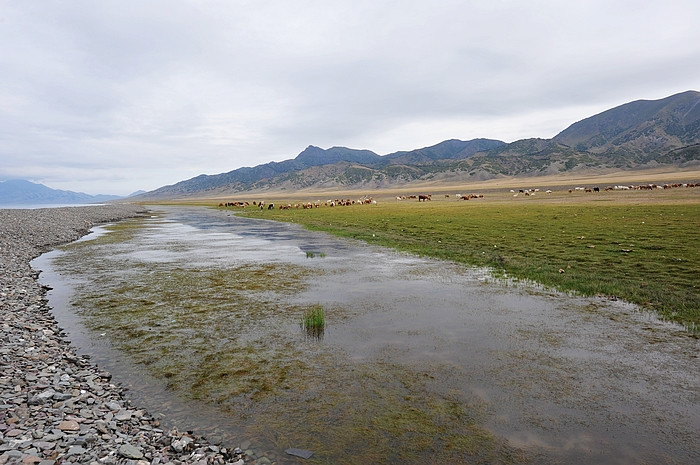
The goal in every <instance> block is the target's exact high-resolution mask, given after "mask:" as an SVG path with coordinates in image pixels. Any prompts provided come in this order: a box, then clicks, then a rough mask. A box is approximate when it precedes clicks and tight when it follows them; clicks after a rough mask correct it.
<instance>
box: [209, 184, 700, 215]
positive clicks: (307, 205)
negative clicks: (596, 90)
mask: <svg viewBox="0 0 700 465" xmlns="http://www.w3.org/2000/svg"><path fill="white" fill-rule="evenodd" d="M679 187H682V188H689V187H700V183H673V184H638V185H616V186H607V187H605V188H603V189H604V190H605V191H628V190H639V191H642V190H655V189H674V188H679ZM600 190H601V188H600V187H575V188H572V189H568V192H569V193H570V194H571V193H574V192H577V191H582V192H585V193H597V192H600ZM539 192H540V189H518V191H517V192H516V191H515V190H514V189H510V193H512V194H513V197H518V196H519V195H521V194H522V195H525V196H533V195H536V194H537V193H539ZM544 192H545V194H551V193H552V192H553V191H552V190H551V189H547V190H545V191H544ZM454 197H455V198H456V199H457V200H471V199H483V198H484V194H466V195H463V194H455V196H454ZM445 198H446V199H449V198H451V196H450V194H445ZM432 199H433V196H432V194H413V195H402V196H396V201H397V202H399V201H405V200H418V202H428V201H432ZM376 204H377V201H376V200H374V199H373V198H372V197H371V196H367V195H365V196H362V197H361V198H359V199H350V198H336V199H328V200H326V201H325V202H321V201H320V200H316V201H314V202H303V203H295V204H290V203H286V204H281V205H275V204H274V203H272V202H269V203H268V202H265V201H260V202H257V201H253V202H249V201H231V202H221V203H219V207H220V208H226V207H237V208H246V207H251V206H252V207H255V208H259V209H261V210H266V209H267V210H273V209H275V208H279V209H280V210H291V209H299V208H303V209H311V208H319V207H322V206H324V207H336V206H346V207H347V206H352V205H376Z"/></svg>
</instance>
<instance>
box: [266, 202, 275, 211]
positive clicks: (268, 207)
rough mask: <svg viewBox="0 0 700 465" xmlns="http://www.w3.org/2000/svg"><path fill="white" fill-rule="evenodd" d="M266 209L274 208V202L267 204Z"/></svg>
mask: <svg viewBox="0 0 700 465" xmlns="http://www.w3.org/2000/svg"><path fill="white" fill-rule="evenodd" d="M267 209H268V210H274V209H275V204H274V203H271V204H269V205H268V206H267Z"/></svg>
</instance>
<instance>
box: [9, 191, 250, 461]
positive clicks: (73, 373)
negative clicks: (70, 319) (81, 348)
mask: <svg viewBox="0 0 700 465" xmlns="http://www.w3.org/2000/svg"><path fill="white" fill-rule="evenodd" d="M147 212H148V210H147V209H146V208H144V207H143V206H141V205H136V204H110V205H100V206H84V207H57V208H39V209H0V308H1V311H0V365H1V366H2V373H1V374H0V465H4V464H20V463H21V464H39V465H54V464H71V463H90V464H93V463H94V464H96V465H98V464H106V465H116V464H129V465H149V464H150V465H155V464H172V465H178V464H200V465H205V464H221V465H223V464H237V465H242V464H243V463H244V462H243V459H242V454H241V451H240V449H233V448H231V449H226V448H225V447H221V446H220V445H215V444H210V443H209V442H208V441H207V440H206V439H204V438H201V437H195V436H193V435H191V434H189V433H186V432H179V431H178V430H177V429H175V428H173V429H170V430H167V431H166V430H164V429H162V428H161V427H160V426H161V425H160V421H159V419H157V418H154V417H153V416H151V415H150V414H149V413H148V412H146V411H145V410H143V409H140V408H139V407H138V406H136V405H132V403H131V401H130V400H129V399H128V398H127V396H126V395H125V393H126V390H125V389H124V388H122V387H120V386H118V385H115V384H113V383H112V382H111V374H109V373H107V372H105V371H104V370H102V369H100V368H99V367H98V366H97V365H95V364H93V363H91V362H90V360H89V357H87V356H78V355H77V354H76V351H75V348H74V347H73V346H72V345H71V343H70V341H69V340H68V339H67V338H66V336H65V334H64V333H63V331H62V329H61V328H59V326H58V323H57V322H56V320H55V319H54V317H53V315H52V313H51V308H50V307H49V306H48V300H47V298H46V292H47V289H46V288H45V287H44V286H42V285H41V284H40V283H39V282H38V277H39V271H35V270H34V269H32V267H31V265H30V262H31V261H32V260H33V259H34V258H36V257H38V256H39V255H41V254H43V253H45V252H48V251H50V250H52V249H53V248H55V247H56V246H59V245H62V244H67V243H70V242H72V241H75V240H77V239H79V238H80V237H82V236H84V235H86V234H88V233H89V231H90V229H91V228H92V227H94V226H97V225H99V224H105V223H110V222H114V221H119V220H123V219H126V218H131V217H135V216H140V215H144V214H146V213H147Z"/></svg>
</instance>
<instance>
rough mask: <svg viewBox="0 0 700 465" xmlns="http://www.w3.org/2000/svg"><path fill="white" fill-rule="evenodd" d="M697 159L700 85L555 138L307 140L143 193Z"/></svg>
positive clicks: (388, 182) (372, 182)
mask: <svg viewBox="0 0 700 465" xmlns="http://www.w3.org/2000/svg"><path fill="white" fill-rule="evenodd" d="M694 164H700V92H696V91H687V92H683V93H680V94H676V95H672V96H670V97H667V98H664V99H660V100H638V101H634V102H630V103H627V104H624V105H620V106H618V107H615V108H612V109H610V110H607V111H604V112H602V113H599V114H597V115H594V116H591V117H589V118H586V119H584V120H581V121H579V122H576V123H574V124H572V125H571V126H569V127H568V128H566V129H564V130H563V131H562V132H560V133H559V134H557V135H556V136H555V137H554V138H552V139H537V138H532V139H522V140H518V141H515V142H512V143H510V144H506V143H505V142H502V141H498V140H492V139H473V140H470V141H461V140H458V139H450V140H446V141H443V142H440V143H439V144H436V145H433V146H430V147H424V148H420V149H415V150H411V151H401V152H395V153H391V154H388V155H384V156H380V155H377V154H376V153H374V152H371V151H369V150H355V149H350V148H346V147H332V148H330V149H325V150H324V149H321V148H319V147H314V146H309V147H307V148H306V149H305V150H304V151H302V152H301V153H300V154H299V155H297V157H296V158H294V159H291V160H285V161H283V162H279V163H277V162H271V163H266V164H263V165H258V166H256V167H252V168H239V169H236V170H233V171H230V172H228V173H222V174H217V175H201V176H197V177H195V178H192V179H189V180H186V181H181V182H179V183H177V184H174V185H172V186H165V187H161V188H160V189H157V190H155V191H152V192H149V193H146V194H143V195H142V196H140V198H141V199H158V198H171V197H188V196H207V195H219V194H227V193H236V192H243V191H265V190H270V189H287V190H294V189H302V188H309V187H319V188H336V187H337V188H340V187H345V188H350V187H366V188H376V187H391V186H395V185H403V184H406V183H410V182H414V181H430V180H441V179H443V180H451V181H455V182H469V181H474V180H485V179H491V178H495V177H498V176H538V175H551V174H557V173H565V172H569V171H571V172H576V171H582V170H592V169H593V170H605V169H617V170H627V169H640V168H648V167H657V166H661V165H668V166H677V167H684V166H688V165H694Z"/></svg>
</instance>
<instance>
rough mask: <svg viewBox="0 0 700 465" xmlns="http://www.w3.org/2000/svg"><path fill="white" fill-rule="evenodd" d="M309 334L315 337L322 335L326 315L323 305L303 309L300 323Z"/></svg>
mask: <svg viewBox="0 0 700 465" xmlns="http://www.w3.org/2000/svg"><path fill="white" fill-rule="evenodd" d="M300 326H301V327H302V328H303V329H304V330H305V331H306V333H307V334H308V335H309V336H312V337H315V338H317V339H319V338H321V337H322V336H323V330H324V329H325V327H326V316H325V312H324V310H323V306H321V305H314V306H313V307H310V308H307V309H305V310H304V315H303V317H302V319H301V325H300Z"/></svg>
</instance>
